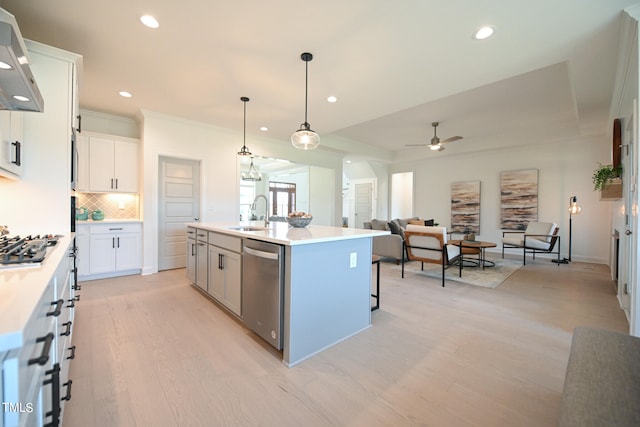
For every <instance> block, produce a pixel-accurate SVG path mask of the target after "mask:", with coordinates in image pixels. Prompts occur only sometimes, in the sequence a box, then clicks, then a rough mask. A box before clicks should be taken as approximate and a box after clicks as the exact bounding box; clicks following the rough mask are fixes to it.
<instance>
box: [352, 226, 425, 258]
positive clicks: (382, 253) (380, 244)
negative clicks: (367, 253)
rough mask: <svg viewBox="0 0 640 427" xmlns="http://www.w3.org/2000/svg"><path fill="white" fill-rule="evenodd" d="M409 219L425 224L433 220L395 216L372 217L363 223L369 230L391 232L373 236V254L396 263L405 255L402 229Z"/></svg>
mask: <svg viewBox="0 0 640 427" xmlns="http://www.w3.org/2000/svg"><path fill="white" fill-rule="evenodd" d="M410 221H422V222H423V224H422V225H425V224H427V223H429V224H430V225H433V220H421V219H420V218H418V217H413V218H402V219H401V218H396V219H393V220H381V219H372V220H371V221H370V222H365V223H364V224H363V227H364V228H367V229H370V230H386V231H390V232H391V234H387V235H385V236H375V237H374V238H373V254H374V255H378V256H379V257H382V258H388V259H391V260H394V261H395V262H396V264H400V261H402V259H403V258H404V257H405V256H406V254H405V250H404V230H405V229H406V228H407V225H408V224H409V222H410Z"/></svg>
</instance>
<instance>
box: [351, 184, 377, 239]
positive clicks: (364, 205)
mask: <svg viewBox="0 0 640 427" xmlns="http://www.w3.org/2000/svg"><path fill="white" fill-rule="evenodd" d="M355 192H356V194H355V201H356V202H355V205H356V207H355V228H363V223H365V222H368V221H371V194H372V193H373V191H372V186H371V184H370V183H365V184H356V185H355Z"/></svg>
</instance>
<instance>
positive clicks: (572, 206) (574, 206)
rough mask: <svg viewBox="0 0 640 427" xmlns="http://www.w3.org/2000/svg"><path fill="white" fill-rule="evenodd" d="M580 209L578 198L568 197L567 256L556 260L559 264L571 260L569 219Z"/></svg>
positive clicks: (567, 262)
mask: <svg viewBox="0 0 640 427" xmlns="http://www.w3.org/2000/svg"><path fill="white" fill-rule="evenodd" d="M581 211H582V208H581V207H580V205H578V198H577V197H576V196H571V197H569V258H563V259H561V260H560V261H557V260H552V261H554V262H558V263H559V264H569V263H570V262H571V220H572V217H573V215H578V214H579V213H580V212H581Z"/></svg>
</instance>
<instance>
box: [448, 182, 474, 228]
mask: <svg viewBox="0 0 640 427" xmlns="http://www.w3.org/2000/svg"><path fill="white" fill-rule="evenodd" d="M451 231H453V232H454V233H461V234H469V233H472V234H480V181H466V182H454V183H452V184H451Z"/></svg>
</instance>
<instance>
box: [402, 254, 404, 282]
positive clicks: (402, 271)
mask: <svg viewBox="0 0 640 427" xmlns="http://www.w3.org/2000/svg"><path fill="white" fill-rule="evenodd" d="M402 278H403V279H404V257H402Z"/></svg>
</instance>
